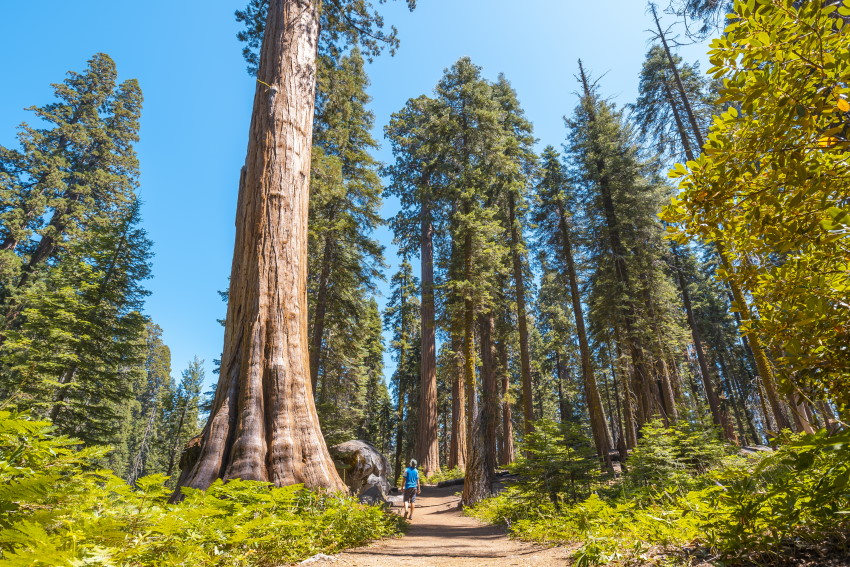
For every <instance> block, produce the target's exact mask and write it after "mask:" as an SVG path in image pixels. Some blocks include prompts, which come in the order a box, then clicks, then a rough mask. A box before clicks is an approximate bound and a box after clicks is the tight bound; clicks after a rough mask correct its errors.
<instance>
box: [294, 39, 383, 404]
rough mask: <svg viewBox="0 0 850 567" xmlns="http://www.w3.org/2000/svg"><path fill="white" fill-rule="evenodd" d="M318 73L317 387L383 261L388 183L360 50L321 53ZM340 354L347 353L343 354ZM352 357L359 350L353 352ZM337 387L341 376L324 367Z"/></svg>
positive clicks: (313, 356) (314, 205)
mask: <svg viewBox="0 0 850 567" xmlns="http://www.w3.org/2000/svg"><path fill="white" fill-rule="evenodd" d="M322 61H323V65H321V68H322V70H323V72H322V73H320V76H319V83H318V87H317V88H318V91H319V95H318V96H317V106H316V119H315V132H314V145H315V149H314V152H315V153H314V157H313V167H312V173H311V175H312V179H313V191H312V194H311V197H310V225H309V231H310V240H309V248H308V258H309V262H310V266H309V269H308V278H309V279H308V288H309V291H310V295H309V299H310V311H311V313H312V319H311V329H310V330H311V348H310V373H311V379H312V383H313V388H314V391H318V389H319V383H318V382H319V376H320V374H322V373H323V371H325V370H327V369H326V368H323V365H322V362H323V360H322V354H323V351H324V349H325V344H326V341H327V338H328V336H327V335H328V333H329V332H331V333H333V332H337V333H339V329H332V328H329V327H333V326H334V325H337V326H340V325H342V324H343V321H344V320H345V319H346V318H348V317H351V316H353V315H354V314H355V313H356V312H357V310H358V308H359V306H358V305H357V304H358V303H359V302H360V301H362V300H361V295H362V294H363V293H365V292H367V291H370V290H371V288H372V286H373V281H374V280H375V279H376V278H377V277H379V276H380V271H379V270H380V268H381V267H382V266H383V247H382V246H381V245H380V244H379V243H378V242H377V241H376V240H375V239H374V238H373V237H371V233H372V232H373V231H374V229H375V228H376V227H377V226H378V225H379V224H380V222H381V219H380V216H379V215H378V209H379V208H380V206H381V198H380V194H381V181H380V179H379V178H378V173H377V169H378V164H377V162H376V161H375V160H374V158H373V157H372V156H371V154H370V151H372V150H374V149H375V148H376V147H377V143H376V142H375V140H374V139H373V138H372V136H371V134H370V133H369V130H370V129H371V127H372V124H373V122H374V115H373V114H372V112H371V111H369V110H367V108H366V106H367V105H368V103H369V101H370V97H369V96H368V95H367V94H366V91H365V89H366V87H367V86H368V78H367V77H366V74H365V72H364V69H363V63H364V61H363V58H362V56H361V55H360V52H359V51H358V50H357V49H354V50H352V52H351V53H350V54H349V55H346V56H343V57H341V58H339V60H338V62H335V61H333V60H331V59H330V58H328V57H323V58H322ZM340 354H341V353H340ZM351 354H352V356H357V354H358V353H356V352H354V351H351ZM323 378H324V379H325V382H326V384H322V387H323V388H325V387H328V388H332V387H333V382H334V381H336V380H339V376H334V375H333V373H328V372H324V374H323Z"/></svg>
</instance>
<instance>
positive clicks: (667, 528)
mask: <svg viewBox="0 0 850 567" xmlns="http://www.w3.org/2000/svg"><path fill="white" fill-rule="evenodd" d="M549 425H551V424H549ZM549 425H547V424H544V425H543V427H542V428H540V429H543V430H544V431H548V433H546V434H545V435H543V436H541V435H539V434H538V435H537V437H538V438H537V439H535V438H532V439H531V440H530V444H531V445H535V443H536V447H535V449H534V451H532V452H530V453H529V455H530V458H531V459H533V460H534V461H535V462H537V463H540V464H539V465H532V464H531V463H530V462H529V460H528V459H527V458H526V459H522V460H520V461H519V462H518V463H517V464H516V465H515V470H516V471H517V472H519V473H521V474H522V475H523V476H521V477H520V480H519V481H518V482H516V483H515V484H513V485H512V486H510V487H509V488H508V489H507V490H506V491H505V492H503V493H502V494H500V495H499V496H497V497H495V498H491V499H489V500H486V501H484V502H483V503H482V504H481V505H479V506H478V507H477V508H476V509H475V510H474V512H473V513H474V515H475V516H477V517H478V518H480V519H482V520H485V521H488V522H492V523H500V524H504V525H507V526H509V528H510V530H511V532H512V534H513V535H514V536H515V537H519V538H521V539H525V540H531V541H536V542H542V543H550V544H564V545H580V547H578V548H577V549H576V551H575V552H574V554H573V556H574V559H575V560H576V563H575V565H576V566H577V567H583V566H587V565H598V564H605V563H611V562H613V563H620V564H641V565H644V564H646V565H651V564H658V565H661V564H663V565H686V564H690V563H694V562H698V561H705V560H711V561H721V562H722V563H723V564H724V565H734V564H741V563H746V562H748V561H749V562H752V561H755V562H757V563H762V564H766V565H775V564H777V562H778V561H779V560H780V559H783V560H785V559H789V558H792V557H793V556H794V555H795V554H801V555H805V554H807V553H809V552H810V551H811V549H812V548H813V547H814V546H818V547H820V546H822V545H824V544H826V545H827V546H828V547H829V548H830V549H831V550H832V551H833V552H836V550H837V552H838V553H841V552H842V551H841V550H842V549H843V550H844V552H846V550H847V545H848V537H847V534H848V533H850V532H848V528H850V519H848V515H850V485H849V484H848V481H850V433H848V432H844V433H841V434H839V435H835V436H831V437H830V436H828V435H827V434H826V433H825V432H820V433H817V434H815V435H797V436H792V435H790V434H789V435H786V436H784V437H782V438H780V439H777V449H776V450H775V451H771V452H762V453H756V454H754V455H749V456H740V455H737V454H732V452H731V449H730V447H729V446H728V445H725V444H723V443H721V442H720V441H718V440H716V435H715V434H714V433H713V430H712V429H710V428H704V427H699V426H694V425H693V424H689V423H685V422H682V423H680V424H678V425H675V426H672V427H669V428H666V429H665V428H663V427H662V426H661V424H660V423H652V424H649V425H648V426H645V428H644V430H643V431H644V436H643V437H642V439H641V440H640V442H639V444H638V447H637V448H636V449H635V451H634V452H633V453H632V455H631V456H630V458H629V460H628V462H627V469H626V472H625V473H624V475H622V477H621V478H619V479H610V478H607V477H602V476H599V475H597V476H595V477H594V478H593V479H592V480H588V481H587V483H586V484H585V486H586V487H587V489H586V490H587V492H586V495H585V496H584V497H583V498H581V499H580V500H577V501H574V503H571V504H569V505H566V506H564V505H563V504H560V503H561V502H572V501H573V500H574V499H575V497H576V496H578V495H580V493H579V492H576V491H575V489H574V488H573V485H571V484H570V483H568V482H565V480H566V479H569V478H571V477H572V476H573V475H574V474H575V471H576V470H579V469H581V470H585V471H588V474H590V473H591V471H593V470H595V466H596V462H595V459H588V458H587V457H583V456H580V455H579V454H577V453H576V452H575V451H573V454H574V455H575V459H574V460H572V461H571V460H569V459H565V458H564V456H565V455H568V454H570V453H569V451H570V449H568V447H569V443H568V442H565V441H564V437H563V435H558V434H553V433H552V431H551V429H552V428H551V427H550V426H549ZM544 436H545V437H546V438H547V442H548V443H549V448H548V450H547V449H546V448H545V447H544V446H543V445H542V443H541V439H540V438H541V437H544ZM582 463H584V464H583V465H582ZM535 467H537V468H540V467H547V468H548V469H549V472H548V474H547V475H540V474H537V475H532V474H527V473H533V472H534V471H535ZM582 467H584V468H583V469H582ZM538 472H539V471H538ZM546 476H548V477H552V478H558V477H559V478H560V479H561V480H560V481H559V482H558V483H548V484H547V486H546V487H545V488H543V489H541V486H540V483H541V482H542V479H543V478H545V477H546ZM553 494H554V497H553ZM546 495H548V496H549V497H548V498H546Z"/></svg>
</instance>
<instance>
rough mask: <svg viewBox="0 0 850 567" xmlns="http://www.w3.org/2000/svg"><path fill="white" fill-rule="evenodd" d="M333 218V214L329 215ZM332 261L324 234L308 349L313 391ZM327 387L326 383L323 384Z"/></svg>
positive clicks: (319, 354) (320, 358) (328, 239)
mask: <svg viewBox="0 0 850 567" xmlns="http://www.w3.org/2000/svg"><path fill="white" fill-rule="evenodd" d="M331 218H333V215H332V216H331ZM332 262H333V240H332V238H331V236H330V235H327V234H326V235H325V247H324V251H323V253H322V270H321V272H320V273H319V289H318V291H317V293H316V312H315V313H314V314H313V338H312V339H313V340H312V342H313V348H312V349H310V381H311V383H312V385H313V392H316V391H317V388H318V385H319V364H320V363H321V360H322V345H323V344H324V340H325V315H326V314H327V310H328V281H329V280H330V275H331V264H332ZM325 387H327V385H325Z"/></svg>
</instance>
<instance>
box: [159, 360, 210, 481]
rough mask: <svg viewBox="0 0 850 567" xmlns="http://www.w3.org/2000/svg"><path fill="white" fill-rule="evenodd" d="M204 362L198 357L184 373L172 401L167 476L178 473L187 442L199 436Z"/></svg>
mask: <svg viewBox="0 0 850 567" xmlns="http://www.w3.org/2000/svg"><path fill="white" fill-rule="evenodd" d="M204 374H205V373H204V361H203V360H201V359H199V358H198V357H197V356H196V357H195V358H194V359H192V361H191V362H189V366H188V367H186V369H185V370H184V371H183V372H182V374H181V378H180V385H179V386H178V388H177V391H176V392H174V396H173V398H172V400H171V403H170V405H171V408H172V413H171V423H169V431H168V446H169V452H168V468H167V469H166V471H165V474H167V475H169V476H171V475H172V474H173V473H174V472H176V470H177V469H176V467H177V464H178V463H179V461H180V453H181V451H182V449H183V446H184V445H185V444H186V442H187V441H188V440H189V439H191V438H192V437H194V436H195V435H197V433H198V429H199V425H200V424H199V423H198V416H199V405H200V403H201V389H202V388H203V384H204Z"/></svg>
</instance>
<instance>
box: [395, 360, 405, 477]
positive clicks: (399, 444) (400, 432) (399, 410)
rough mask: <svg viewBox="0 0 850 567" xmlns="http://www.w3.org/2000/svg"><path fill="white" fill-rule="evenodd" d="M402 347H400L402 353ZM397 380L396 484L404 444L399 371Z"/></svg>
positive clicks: (402, 398)
mask: <svg viewBox="0 0 850 567" xmlns="http://www.w3.org/2000/svg"><path fill="white" fill-rule="evenodd" d="M403 352H404V349H402V353H403ZM403 363H404V354H402V355H401V356H400V357H399V364H403ZM398 376H399V380H398V392H397V394H398V400H396V410H395V417H396V429H395V463H394V467H393V475H394V476H393V478H394V479H395V484H396V486H398V483H399V479H401V471H402V466H401V452H402V448H403V445H404V398H405V391H404V379H403V376H402V374H401V373H399V375H398Z"/></svg>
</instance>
